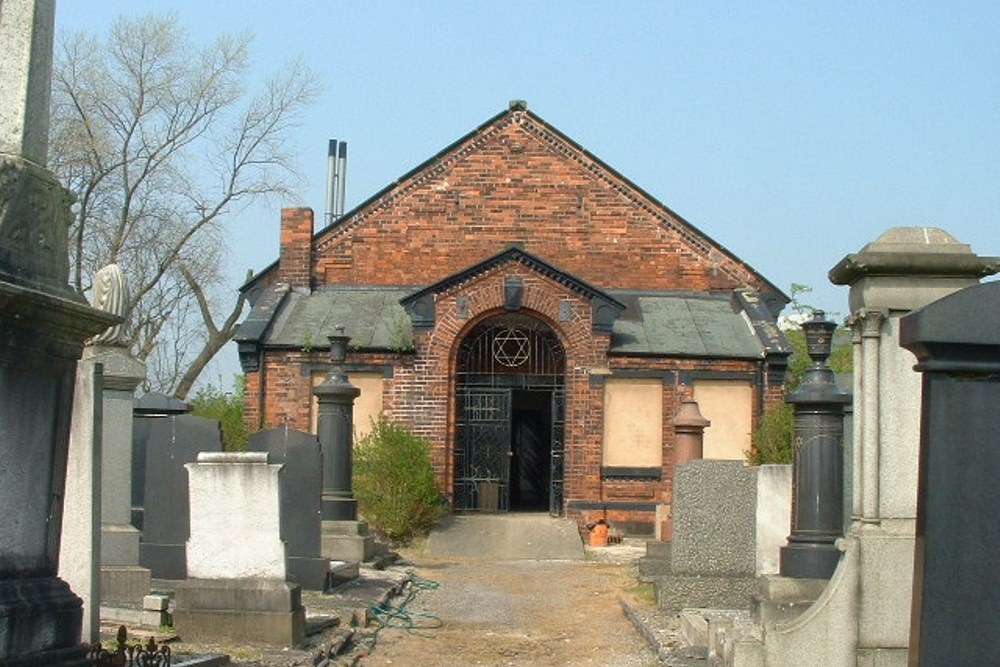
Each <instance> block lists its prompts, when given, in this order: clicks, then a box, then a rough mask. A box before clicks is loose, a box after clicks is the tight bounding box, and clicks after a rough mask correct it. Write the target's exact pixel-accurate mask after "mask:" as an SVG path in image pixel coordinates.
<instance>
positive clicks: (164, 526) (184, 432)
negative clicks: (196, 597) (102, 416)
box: [139, 415, 222, 580]
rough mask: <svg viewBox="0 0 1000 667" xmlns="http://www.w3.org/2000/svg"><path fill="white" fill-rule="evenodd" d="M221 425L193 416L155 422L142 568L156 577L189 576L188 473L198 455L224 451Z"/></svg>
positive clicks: (148, 455) (148, 470) (151, 435)
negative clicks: (187, 467)
mask: <svg viewBox="0 0 1000 667" xmlns="http://www.w3.org/2000/svg"><path fill="white" fill-rule="evenodd" d="M221 451H222V433H221V431H220V429H219V422H217V421H215V420H213V419H207V418H205V417H195V416H193V415H179V416H171V417H166V418H163V419H157V420H155V421H151V423H150V425H149V441H148V444H147V447H146V475H145V478H146V492H145V510H144V519H143V528H142V541H141V542H140V543H139V564H140V565H142V566H143V567H147V568H149V570H150V572H151V574H152V576H153V578H154V579H171V580H177V579H184V578H185V577H186V576H187V557H186V554H185V544H186V542H187V539H188V535H189V531H190V517H189V510H188V473H187V470H186V469H185V467H184V466H185V465H186V464H188V463H194V462H195V461H196V460H197V458H198V453H199V452H221Z"/></svg>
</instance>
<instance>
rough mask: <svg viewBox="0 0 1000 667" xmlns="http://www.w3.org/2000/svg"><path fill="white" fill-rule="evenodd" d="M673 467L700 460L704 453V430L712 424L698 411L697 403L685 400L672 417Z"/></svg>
mask: <svg viewBox="0 0 1000 667" xmlns="http://www.w3.org/2000/svg"><path fill="white" fill-rule="evenodd" d="M673 423H674V465H675V466H676V465H680V464H682V463H687V462H688V461H691V460H693V459H700V458H702V456H703V453H704V444H705V429H706V428H708V427H709V426H710V425H711V424H712V422H710V421H709V420H707V419H705V418H704V417H703V416H702V414H701V412H700V411H699V410H698V401H696V400H694V399H693V398H685V399H684V400H683V401H681V406H680V408H678V409H677V414H676V415H674V421H673Z"/></svg>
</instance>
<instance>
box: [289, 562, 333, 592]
mask: <svg viewBox="0 0 1000 667" xmlns="http://www.w3.org/2000/svg"><path fill="white" fill-rule="evenodd" d="M286 563H287V572H286V578H287V579H288V580H289V581H293V582H295V583H297V584H298V585H299V586H301V587H302V590H306V591H325V590H326V589H327V588H328V587H329V585H330V559H329V558H305V557H301V556H288V558H287V559H286Z"/></svg>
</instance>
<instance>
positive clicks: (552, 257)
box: [312, 113, 762, 290]
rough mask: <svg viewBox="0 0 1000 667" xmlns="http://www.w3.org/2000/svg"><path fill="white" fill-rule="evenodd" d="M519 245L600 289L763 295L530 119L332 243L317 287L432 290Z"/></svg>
mask: <svg viewBox="0 0 1000 667" xmlns="http://www.w3.org/2000/svg"><path fill="white" fill-rule="evenodd" d="M515 242H516V243H523V247H524V249H525V250H526V251H528V252H530V253H532V254H534V255H536V256H538V257H540V258H542V259H544V260H546V261H548V262H550V263H552V264H553V265H555V266H557V267H558V268H560V269H562V270H564V271H567V272H568V273H571V274H573V275H575V276H577V277H579V278H581V279H583V280H585V281H587V282H590V283H592V284H594V285H596V286H597V287H603V288H608V287H618V288H637V289H686V290H729V289H733V288H735V287H740V286H749V287H754V288H759V287H761V285H762V281H761V279H760V277H759V276H758V275H756V274H755V273H753V272H752V271H751V270H750V269H749V268H748V267H746V266H745V265H744V264H742V263H741V262H740V261H739V260H737V259H735V258H734V257H732V256H731V255H728V254H726V253H725V252H723V251H722V250H721V249H720V248H719V247H718V246H716V245H715V244H713V243H712V242H710V241H709V240H708V239H707V238H706V237H704V236H703V235H701V234H700V233H699V232H698V231H697V230H695V229H694V228H692V227H691V226H690V225H688V224H687V223H686V222H684V221H682V220H680V219H679V218H678V217H676V216H675V215H674V214H672V213H671V212H670V211H668V210H667V209H665V208H662V206H661V205H659V204H657V203H655V202H654V201H652V200H651V199H650V198H649V197H648V196H646V195H644V194H643V193H641V192H640V191H638V190H637V189H635V188H634V187H632V186H631V185H629V184H628V182H627V181H625V180H624V179H622V178H621V177H620V176H618V175H616V174H614V172H609V171H607V170H605V169H604V168H603V167H600V166H599V165H598V164H597V163H596V162H594V160H593V159H592V158H590V157H589V156H588V155H587V154H586V153H584V152H582V151H579V150H577V149H574V148H572V147H571V146H570V145H569V144H566V143H565V142H563V141H562V140H561V139H557V138H556V135H555V134H554V133H553V132H552V131H550V130H549V129H547V128H546V127H545V126H544V125H542V124H541V123H538V122H536V121H535V120H534V119H533V118H532V117H531V116H529V115H526V114H523V113H514V114H511V115H509V116H506V117H504V118H503V119H502V120H501V121H499V122H498V123H497V124H495V125H491V126H488V127H487V128H485V129H484V130H483V131H482V132H481V133H479V134H477V135H475V136H473V137H472V138H470V139H469V140H468V141H466V142H465V143H464V144H462V145H460V146H458V147H456V148H454V149H453V150H451V151H449V152H448V153H446V154H445V155H442V156H439V157H438V158H437V159H436V161H434V162H433V163H431V164H430V165H428V166H427V168H425V169H423V170H420V171H419V172H417V173H416V174H414V175H412V176H411V177H409V178H408V179H405V180H403V181H401V182H400V183H399V184H397V185H396V186H394V187H393V188H391V189H390V190H389V191H388V192H386V193H385V194H384V195H383V196H381V197H380V198H379V199H377V200H375V201H372V202H370V203H369V204H368V205H366V206H365V207H363V208H362V209H361V210H359V211H357V212H356V213H355V214H354V215H352V216H351V217H350V218H347V219H345V220H343V221H342V222H341V223H339V224H338V225H336V226H335V227H333V228H332V229H331V230H329V231H327V232H325V233H323V234H322V235H321V236H320V237H319V238H318V239H317V240H316V242H315V244H314V256H315V263H314V265H313V274H312V277H313V280H314V281H315V282H316V284H325V283H339V284H396V285H426V284H431V283H434V282H437V281H438V280H440V279H442V278H444V277H446V276H448V275H451V274H453V273H455V272H457V271H460V270H462V269H464V268H466V267H468V266H470V265H472V264H474V263H476V262H479V261H481V260H483V259H486V258H488V257H491V256H493V255H495V254H497V253H498V252H500V251H501V250H503V249H504V247H506V245H507V244H509V243H515Z"/></svg>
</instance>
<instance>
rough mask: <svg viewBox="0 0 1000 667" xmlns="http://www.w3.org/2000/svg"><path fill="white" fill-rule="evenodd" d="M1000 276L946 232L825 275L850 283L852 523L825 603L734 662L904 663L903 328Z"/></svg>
mask: <svg viewBox="0 0 1000 667" xmlns="http://www.w3.org/2000/svg"><path fill="white" fill-rule="evenodd" d="M998 269H1000V258H996V257H980V256H977V255H975V254H974V253H973V252H972V249H971V248H970V247H969V246H968V245H966V244H964V243H961V242H959V241H957V240H956V239H955V238H954V237H952V236H951V235H950V234H948V233H947V232H945V231H944V230H941V229H936V228H931V227H896V228H892V229H889V230H887V231H886V232H885V233H883V234H882V235H881V236H880V237H879V238H877V239H876V240H874V241H873V242H871V243H869V244H867V245H866V246H865V247H864V248H862V249H861V251H860V252H857V253H852V254H849V255H847V256H846V257H844V258H843V259H842V260H841V261H840V262H838V263H837V265H836V266H834V267H833V268H832V269H831V270H830V280H831V281H832V282H833V283H834V284H837V285H850V294H849V296H848V303H849V304H850V308H851V316H850V319H849V320H848V322H849V324H850V326H851V330H852V334H853V338H852V340H853V344H854V391H853V394H854V411H853V427H852V432H853V443H854V444H853V448H852V451H848V452H845V456H850V457H852V459H853V461H852V463H853V465H852V467H851V469H852V484H851V487H852V489H853V491H852V498H851V503H850V505H849V507H850V509H851V515H852V516H851V523H850V526H849V528H848V530H847V534H846V535H845V536H844V538H843V539H841V540H838V541H837V545H838V546H839V548H840V549H841V550H842V551H843V555H842V556H841V558H840V562H839V564H838V565H837V569H836V571H835V572H834V574H833V576H832V577H831V578H830V580H829V582H828V583H827V584H826V586H825V587H824V588H823V590H822V591H821V594H820V595H819V597H818V599H816V600H815V602H814V603H813V604H812V605H811V606H808V607H806V611H803V612H802V613H801V614H799V615H798V616H797V617H795V618H793V619H791V620H788V621H787V622H785V621H783V622H778V623H775V624H773V625H769V624H766V623H765V624H764V625H763V628H762V629H763V644H762V645H761V643H760V642H759V640H756V639H749V640H748V641H746V642H745V643H744V644H743V645H741V646H737V648H736V654H737V656H738V657H739V656H744V658H745V660H746V661H745V662H742V663H739V662H738V663H737V664H767V665H768V667H786V666H787V667H792V666H795V667H798V666H799V665H805V664H811V663H812V662H814V661H815V658H816V656H818V655H822V656H824V660H825V664H826V665H830V666H831V667H854V666H855V665H878V666H879V667H903V666H905V665H906V664H907V659H908V658H907V654H908V650H909V641H910V607H911V597H910V591H911V588H912V585H913V554H914V547H915V540H916V524H917V470H918V464H917V462H918V458H919V456H918V452H919V444H920V402H921V390H920V377H919V374H918V373H917V372H915V371H914V370H913V365H914V361H915V359H914V357H913V354H912V353H910V352H909V351H908V350H905V349H903V348H901V347H900V345H899V333H900V320H901V319H902V318H903V317H904V316H905V315H907V314H908V313H909V312H910V311H912V310H914V309H916V308H920V307H922V306H924V305H926V304H929V303H931V302H933V301H936V300H937V299H940V298H943V297H945V296H947V295H948V294H951V293H953V292H955V291H957V290H960V289H963V288H966V287H970V286H972V285H975V284H976V283H977V282H978V281H979V279H980V278H982V277H984V276H988V275H991V274H993V273H996V272H997V271H998ZM786 583H787V582H786ZM755 660H756V661H757V662H754V661H755ZM761 660H764V661H766V662H764V663H761V662H760V661H761ZM954 664H960V663H959V662H955V663H954Z"/></svg>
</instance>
